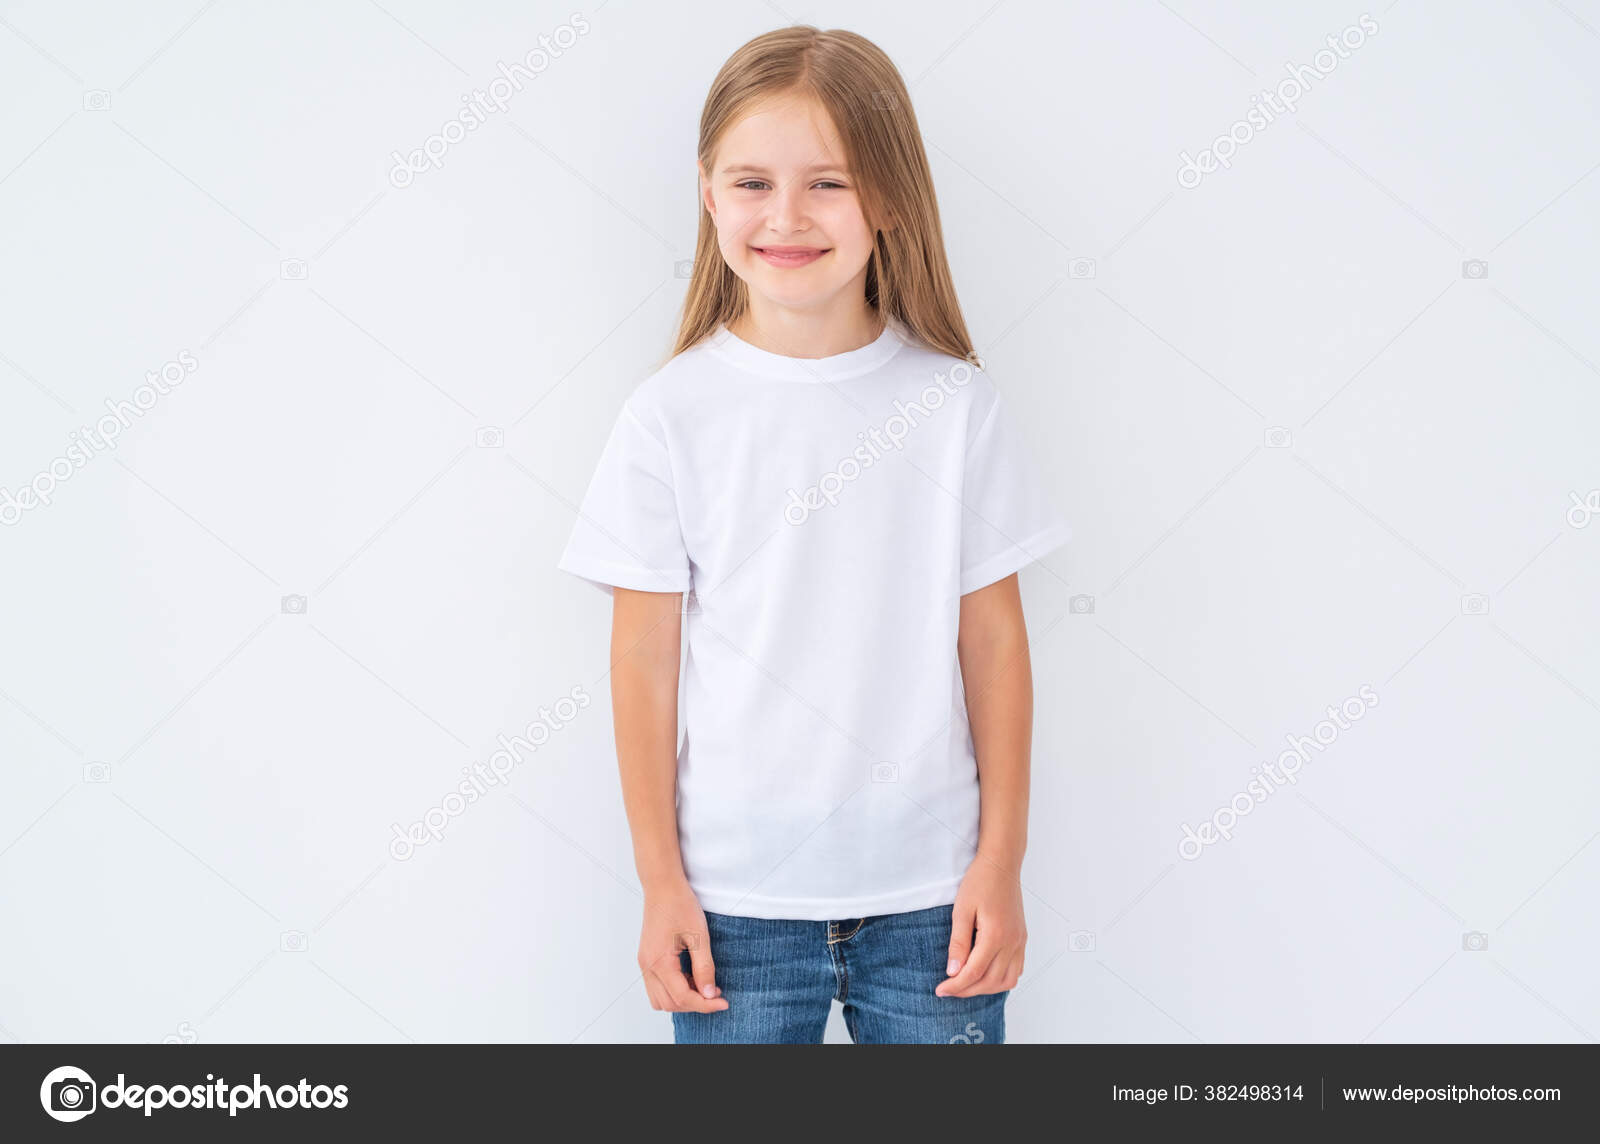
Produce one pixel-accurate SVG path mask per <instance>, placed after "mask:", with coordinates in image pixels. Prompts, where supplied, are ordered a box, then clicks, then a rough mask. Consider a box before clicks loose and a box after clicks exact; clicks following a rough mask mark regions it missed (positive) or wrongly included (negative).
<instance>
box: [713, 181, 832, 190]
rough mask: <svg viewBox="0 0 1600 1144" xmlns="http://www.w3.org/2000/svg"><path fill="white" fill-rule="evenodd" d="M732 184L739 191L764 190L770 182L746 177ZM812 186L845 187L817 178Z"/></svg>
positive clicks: (830, 188)
mask: <svg viewBox="0 0 1600 1144" xmlns="http://www.w3.org/2000/svg"><path fill="white" fill-rule="evenodd" d="M734 186H735V187H737V188H739V190H741V191H765V190H768V189H770V184H768V183H767V181H766V180H765V179H746V180H744V181H743V182H741V183H735V184H734ZM812 186H813V187H821V188H823V189H825V190H840V191H842V190H844V189H845V185H844V184H843V183H840V182H836V181H835V180H833V179H819V180H818V181H817V182H815V183H813V184H812Z"/></svg>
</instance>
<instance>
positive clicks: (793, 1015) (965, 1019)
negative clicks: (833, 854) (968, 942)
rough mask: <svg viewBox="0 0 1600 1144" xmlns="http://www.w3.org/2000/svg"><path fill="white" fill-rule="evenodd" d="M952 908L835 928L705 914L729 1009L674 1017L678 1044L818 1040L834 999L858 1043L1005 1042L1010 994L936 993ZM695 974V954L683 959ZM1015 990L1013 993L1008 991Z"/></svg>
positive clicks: (943, 977)
mask: <svg viewBox="0 0 1600 1144" xmlns="http://www.w3.org/2000/svg"><path fill="white" fill-rule="evenodd" d="M952 912H953V907H952V906H934V907H932V908H931V909H926V910H912V911H910V912H908V913H901V914H879V915H877V916H875V917H870V918H848V919H845V920H843V921H836V922H814V921H795V920H787V919H774V918H744V917H735V916H733V915H731V914H714V913H711V912H710V911H707V912H706V924H707V926H708V927H709V928H710V931H711V938H710V940H711V959H712V961H713V963H714V964H715V966H716V981H717V985H718V986H719V987H720V988H721V989H722V996H723V997H725V998H726V999H727V1001H728V1007H727V1008H726V1009H724V1010H722V1011H721V1012H718V1013H674V1014H672V1025H673V1031H674V1033H675V1034H676V1038H677V1043H678V1044H680V1045H706V1044H813V1045H814V1044H820V1043H821V1042H822V1034H823V1030H824V1029H825V1028H826V1027H827V1023H828V1011H829V1009H830V1008H831V1003H832V1001H833V1000H834V999H835V998H838V999H839V1000H840V1001H842V1002H844V1023H845V1028H847V1029H848V1030H849V1031H850V1039H851V1040H853V1041H854V1042H855V1043H856V1044H858V1045H868V1044H937V1045H943V1044H971V1045H999V1044H1004V1043H1005V1034H1006V1022H1005V1005H1006V996H1007V994H1006V993H1005V992H1002V993H986V994H982V995H980V996H977V997H939V996H936V995H935V994H934V992H933V987H934V986H935V985H938V984H939V982H941V981H944V980H946V979H947V976H946V974H945V962H946V961H948V960H949V952H950V921H951V914H952ZM681 960H682V964H683V969H684V971H685V972H686V973H688V972H690V962H689V954H688V953H687V951H685V952H684V953H683V954H682V956H681ZM1008 992H1009V991H1008Z"/></svg>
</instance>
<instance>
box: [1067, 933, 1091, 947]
mask: <svg viewBox="0 0 1600 1144" xmlns="http://www.w3.org/2000/svg"><path fill="white" fill-rule="evenodd" d="M1067 950H1068V951H1069V952H1071V953H1093V952H1094V950H1095V940H1094V931H1093V930H1086V929H1080V930H1073V931H1072V932H1071V933H1069V934H1068V935H1067Z"/></svg>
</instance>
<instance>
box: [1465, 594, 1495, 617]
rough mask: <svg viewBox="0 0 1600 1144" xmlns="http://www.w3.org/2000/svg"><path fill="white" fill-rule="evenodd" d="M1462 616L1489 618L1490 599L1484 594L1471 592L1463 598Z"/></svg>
mask: <svg viewBox="0 0 1600 1144" xmlns="http://www.w3.org/2000/svg"><path fill="white" fill-rule="evenodd" d="M1461 614H1462V615H1463V616H1487V615H1488V614H1489V597H1488V596H1485V595H1484V594H1483V593H1482V592H1469V593H1468V594H1467V595H1465V596H1462V597H1461Z"/></svg>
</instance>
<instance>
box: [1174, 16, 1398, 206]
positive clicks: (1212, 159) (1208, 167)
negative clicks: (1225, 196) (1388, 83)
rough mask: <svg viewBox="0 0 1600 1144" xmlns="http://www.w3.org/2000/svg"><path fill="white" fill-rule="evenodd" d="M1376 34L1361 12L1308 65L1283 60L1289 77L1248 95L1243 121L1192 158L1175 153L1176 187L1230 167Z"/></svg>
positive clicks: (1374, 26)
mask: <svg viewBox="0 0 1600 1144" xmlns="http://www.w3.org/2000/svg"><path fill="white" fill-rule="evenodd" d="M1377 34H1378V21H1376V20H1374V19H1373V18H1372V17H1371V16H1369V15H1368V14H1367V13H1365V12H1363V13H1362V14H1361V18H1360V20H1359V21H1357V22H1356V23H1354V24H1351V25H1350V26H1349V27H1347V28H1345V29H1344V31H1342V32H1340V33H1339V34H1338V35H1337V36H1332V35H1330V36H1329V37H1327V40H1326V43H1327V45H1328V46H1327V47H1326V48H1323V49H1322V50H1321V51H1320V52H1318V53H1317V54H1316V55H1314V56H1312V57H1311V61H1312V62H1311V63H1309V64H1295V63H1290V62H1288V61H1287V60H1285V61H1284V64H1283V67H1284V70H1285V71H1287V72H1288V73H1289V78H1288V79H1283V80H1279V81H1278V86H1277V87H1275V88H1273V89H1271V90H1270V91H1261V92H1258V93H1256V94H1255V95H1252V96H1251V97H1250V103H1251V105H1252V106H1251V108H1250V110H1249V111H1247V112H1245V115H1244V118H1243V119H1236V120H1234V122H1233V126H1232V127H1230V128H1228V130H1226V131H1224V132H1223V133H1222V134H1221V135H1218V136H1217V137H1216V138H1215V139H1213V140H1212V141H1211V146H1210V147H1208V148H1206V149H1205V150H1204V151H1201V152H1200V154H1198V155H1196V156H1195V157H1193V158H1190V157H1189V152H1187V151H1180V152H1179V153H1178V158H1180V159H1182V160H1183V166H1181V167H1179V168H1178V185H1179V186H1180V187H1182V188H1184V189H1185V190H1189V191H1192V190H1194V189H1195V188H1196V187H1198V186H1199V185H1200V182H1201V180H1202V179H1204V178H1205V177H1206V176H1207V175H1209V174H1210V173H1211V172H1212V171H1215V170H1216V169H1217V168H1218V167H1231V166H1232V165H1233V157H1234V156H1235V155H1236V154H1238V152H1239V148H1240V147H1243V146H1244V145H1245V144H1246V143H1248V142H1250V140H1252V139H1254V138H1255V137H1256V132H1258V131H1265V130H1266V129H1267V128H1268V127H1269V126H1271V125H1272V123H1273V122H1274V121H1275V120H1276V118H1277V116H1279V115H1285V114H1287V113H1289V112H1291V111H1293V110H1295V105H1296V104H1297V103H1299V102H1300V97H1301V96H1303V95H1305V93H1306V92H1308V91H1310V90H1311V84H1312V81H1313V80H1319V79H1326V78H1327V77H1328V75H1329V74H1330V73H1332V71H1333V69H1334V68H1336V67H1338V66H1339V61H1340V60H1347V59H1349V58H1350V53H1351V52H1353V51H1354V50H1355V49H1357V48H1359V47H1360V46H1361V45H1362V44H1365V43H1366V42H1367V37H1368V36H1375V35H1377Z"/></svg>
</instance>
